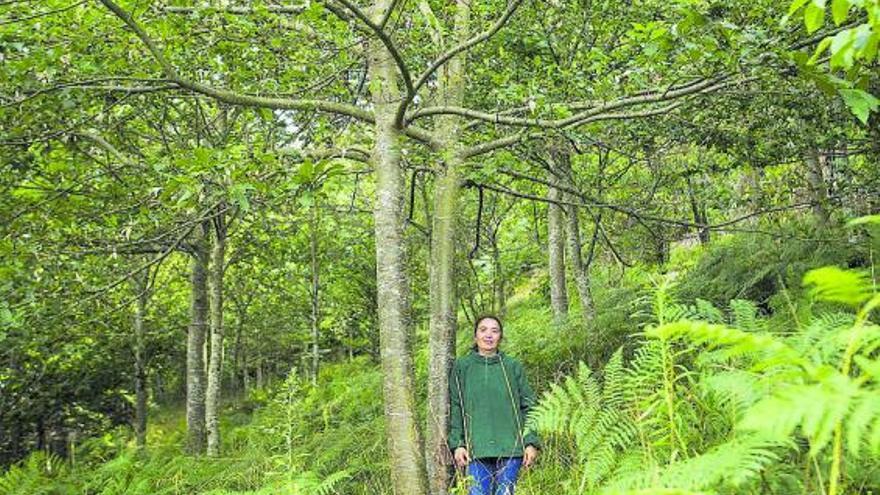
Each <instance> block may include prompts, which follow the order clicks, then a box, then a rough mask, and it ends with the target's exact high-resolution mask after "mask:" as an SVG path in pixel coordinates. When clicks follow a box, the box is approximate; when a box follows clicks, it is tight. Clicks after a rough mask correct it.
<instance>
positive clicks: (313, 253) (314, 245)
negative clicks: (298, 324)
mask: <svg viewBox="0 0 880 495" xmlns="http://www.w3.org/2000/svg"><path fill="white" fill-rule="evenodd" d="M314 193H315V194H314V196H313V197H312V218H311V220H312V222H311V226H310V229H309V256H310V257H311V272H312V273H311V275H312V282H311V287H310V289H309V295H310V296H311V303H312V314H311V324H312V372H311V375H312V384H314V385H317V383H318V363H319V361H320V359H321V348H320V338H321V332H320V325H319V323H320V313H319V309H320V308H319V306H318V303H319V301H318V289H319V284H320V278H319V276H320V272H319V266H318V226H319V225H320V224H321V223H320V218H319V211H318V195H317V191H314Z"/></svg>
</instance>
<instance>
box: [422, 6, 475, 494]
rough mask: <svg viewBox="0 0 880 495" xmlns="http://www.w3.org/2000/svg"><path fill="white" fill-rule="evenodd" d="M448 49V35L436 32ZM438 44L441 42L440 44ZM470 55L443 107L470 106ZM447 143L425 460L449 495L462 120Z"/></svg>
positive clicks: (437, 209)
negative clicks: (467, 71) (467, 69)
mask: <svg viewBox="0 0 880 495" xmlns="http://www.w3.org/2000/svg"><path fill="white" fill-rule="evenodd" d="M470 12H471V4H470V1H468V0H457V1H456V8H455V15H454V18H453V26H452V36H451V38H452V39H451V41H452V43H453V44H458V43H461V42H463V41H464V40H465V39H467V37H468V34H469V32H470ZM433 35H434V37H435V40H436V41H439V42H440V43H441V46H442V41H443V40H442V34H441V33H434V34H433ZM436 41H435V42H436ZM465 66H466V57H464V56H461V55H460V56H456V57H453V58H452V59H451V60H449V61H448V62H447V63H446V65H444V66H443V67H442V68H441V70H440V74H439V78H438V99H439V100H440V101H439V103H440V104H442V105H450V106H460V105H462V104H463V103H464V76H465ZM437 135H438V138H439V140H440V142H441V143H442V149H441V155H442V160H439V162H438V163H439V164H440V167H438V169H437V171H436V175H435V177H436V179H435V182H434V216H433V219H432V227H431V256H430V257H429V259H430V260H431V264H430V266H429V291H430V293H429V300H430V308H431V309H430V310H431V318H430V325H429V333H428V414H427V418H426V423H427V424H426V425H425V461H426V474H427V477H428V492H429V493H431V494H432V495H446V493H447V490H448V483H449V468H450V466H451V464H452V459H451V456H450V454H449V447H448V446H447V444H446V430H447V425H448V424H449V400H448V397H447V395H448V391H449V370H450V369H451V368H452V362H453V359H454V358H455V333H456V307H457V299H456V293H455V237H456V213H457V212H458V195H459V191H460V189H461V178H460V173H461V172H460V169H461V167H462V165H463V160H462V157H461V142H460V135H461V118H460V117H458V116H453V115H449V116H444V117H441V118H439V119H438V121H437Z"/></svg>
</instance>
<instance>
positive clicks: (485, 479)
mask: <svg viewBox="0 0 880 495" xmlns="http://www.w3.org/2000/svg"><path fill="white" fill-rule="evenodd" d="M521 466H522V457H500V458H497V459H474V460H472V461H471V462H470V464H468V467H467V474H468V476H470V477H471V478H473V479H474V485H473V486H471V491H470V492H468V493H469V495H513V487H514V485H516V477H517V475H519V468H520V467H521Z"/></svg>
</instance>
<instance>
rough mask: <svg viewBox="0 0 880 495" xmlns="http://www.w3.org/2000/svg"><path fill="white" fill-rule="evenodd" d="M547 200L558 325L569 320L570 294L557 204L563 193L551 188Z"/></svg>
mask: <svg viewBox="0 0 880 495" xmlns="http://www.w3.org/2000/svg"><path fill="white" fill-rule="evenodd" d="M549 179H550V181H551V182H552V183H555V181H556V180H557V178H556V176H555V175H554V174H553V173H550V177H549ZM547 199H548V200H550V203H549V204H548V205H547V253H548V270H547V271H548V274H549V276H550V308H551V309H552V310H553V321H554V323H555V324H556V325H561V324H563V323H565V321H566V320H567V319H568V292H567V289H566V284H565V236H564V232H563V218H562V207H561V206H559V204H557V202H558V201H561V200H562V193H561V191H560V190H559V189H558V188H556V187H553V186H551V187H549V188H548V191H547Z"/></svg>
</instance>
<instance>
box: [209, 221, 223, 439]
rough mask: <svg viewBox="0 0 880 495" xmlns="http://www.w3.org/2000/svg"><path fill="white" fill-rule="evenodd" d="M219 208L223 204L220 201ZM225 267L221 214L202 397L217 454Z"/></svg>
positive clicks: (216, 234)
mask: <svg viewBox="0 0 880 495" xmlns="http://www.w3.org/2000/svg"><path fill="white" fill-rule="evenodd" d="M219 208H221V209H223V208H225V205H224V204H221V205H220V206H219ZM225 269H226V220H225V218H224V215H223V214H220V215H218V216H217V217H216V218H215V219H214V243H213V245H212V246H211V266H210V275H209V278H210V280H209V285H210V290H211V297H210V304H211V346H210V348H211V355H210V361H209V363H208V394H207V396H206V397H205V422H206V423H207V427H208V455H209V456H211V457H217V456H218V455H220V421H219V414H220V399H221V398H220V391H221V385H222V384H223V273H224V271H225Z"/></svg>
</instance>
